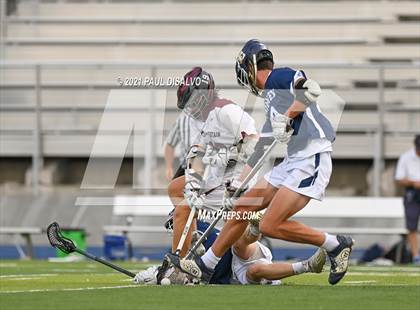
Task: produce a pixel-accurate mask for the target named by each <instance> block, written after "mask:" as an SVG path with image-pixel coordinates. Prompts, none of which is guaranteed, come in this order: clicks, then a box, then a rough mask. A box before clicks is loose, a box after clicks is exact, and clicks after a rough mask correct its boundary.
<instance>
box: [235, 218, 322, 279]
mask: <svg viewBox="0 0 420 310" xmlns="http://www.w3.org/2000/svg"><path fill="white" fill-rule="evenodd" d="M258 226H259V221H251V223H250V224H249V225H248V226H247V228H246V230H245V232H244V233H243V234H242V236H241V237H240V238H239V240H238V241H236V242H235V244H234V245H233V247H232V249H231V251H232V254H233V259H232V278H233V281H238V282H239V283H240V284H280V279H284V278H287V277H291V276H294V275H299V274H302V273H306V272H313V273H320V272H322V268H323V266H324V264H325V260H326V253H325V250H324V249H318V251H316V253H315V254H314V255H313V256H312V257H310V258H309V259H307V260H304V261H301V262H296V263H285V262H279V263H273V262H272V259H273V256H272V254H271V251H270V249H269V248H267V247H266V246H265V245H263V244H262V243H260V242H259V241H258V240H259V239H260V237H261V234H260V231H259V228H258Z"/></svg>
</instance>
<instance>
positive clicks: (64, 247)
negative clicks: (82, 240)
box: [47, 222, 136, 278]
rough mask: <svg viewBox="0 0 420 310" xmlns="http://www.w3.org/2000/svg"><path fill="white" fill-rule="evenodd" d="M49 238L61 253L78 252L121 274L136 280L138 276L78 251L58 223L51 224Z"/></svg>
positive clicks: (48, 230) (48, 232)
mask: <svg viewBox="0 0 420 310" xmlns="http://www.w3.org/2000/svg"><path fill="white" fill-rule="evenodd" d="M47 236H48V240H49V241H50V244H51V246H53V247H54V248H57V249H59V250H61V251H63V252H64V253H66V254H70V253H73V252H77V253H79V254H82V255H83V256H86V257H87V258H89V259H92V260H94V261H97V262H98V263H101V264H103V265H105V266H108V267H110V268H112V269H114V270H116V271H119V272H121V273H124V274H125V275H127V276H129V277H131V278H134V277H135V276H136V275H135V274H134V273H132V272H130V271H128V270H126V269H124V268H121V267H119V266H116V265H114V264H112V263H110V262H108V261H106V260H103V259H102V258H99V257H97V256H94V255H92V254H89V253H87V252H85V251H82V250H80V249H78V248H77V247H76V245H75V244H74V242H73V241H72V240H71V239H69V238H66V237H64V236H63V234H62V233H61V230H60V226H59V225H58V223H57V222H54V223H51V224H50V225H49V226H48V228H47Z"/></svg>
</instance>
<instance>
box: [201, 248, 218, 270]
mask: <svg viewBox="0 0 420 310" xmlns="http://www.w3.org/2000/svg"><path fill="white" fill-rule="evenodd" d="M220 259H221V257H217V256H216V255H214V253H213V250H212V249H211V248H210V249H208V250H207V252H206V253H205V254H204V255H203V256H201V260H202V261H203V263H204V265H206V267H208V268H210V269H214V267H216V265H217V263H218V262H219V261H220Z"/></svg>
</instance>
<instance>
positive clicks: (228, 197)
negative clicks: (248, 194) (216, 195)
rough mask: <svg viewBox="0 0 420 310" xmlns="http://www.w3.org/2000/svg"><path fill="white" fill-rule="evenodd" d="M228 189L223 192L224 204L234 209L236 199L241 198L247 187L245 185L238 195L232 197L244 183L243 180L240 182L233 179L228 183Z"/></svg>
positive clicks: (229, 208)
mask: <svg viewBox="0 0 420 310" xmlns="http://www.w3.org/2000/svg"><path fill="white" fill-rule="evenodd" d="M226 185H227V186H226V189H225V192H224V194H223V206H224V207H225V208H227V209H228V210H232V209H233V207H234V204H235V201H236V200H237V199H238V198H239V196H240V195H241V194H242V193H243V192H245V191H246V190H247V187H245V188H244V189H243V190H242V191H241V193H240V194H239V196H238V197H232V196H233V194H235V192H236V190H237V189H238V188H239V187H240V186H241V185H242V182H240V181H239V180H237V179H233V180H232V181H230V182H228V183H226Z"/></svg>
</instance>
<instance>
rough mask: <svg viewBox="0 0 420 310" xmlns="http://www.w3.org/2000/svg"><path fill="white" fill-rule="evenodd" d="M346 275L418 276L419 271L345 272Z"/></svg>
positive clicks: (419, 275) (419, 274)
mask: <svg viewBox="0 0 420 310" xmlns="http://www.w3.org/2000/svg"><path fill="white" fill-rule="evenodd" d="M347 275H352V276H377V277H393V276H404V277H420V273H405V272H351V271H349V272H347Z"/></svg>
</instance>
